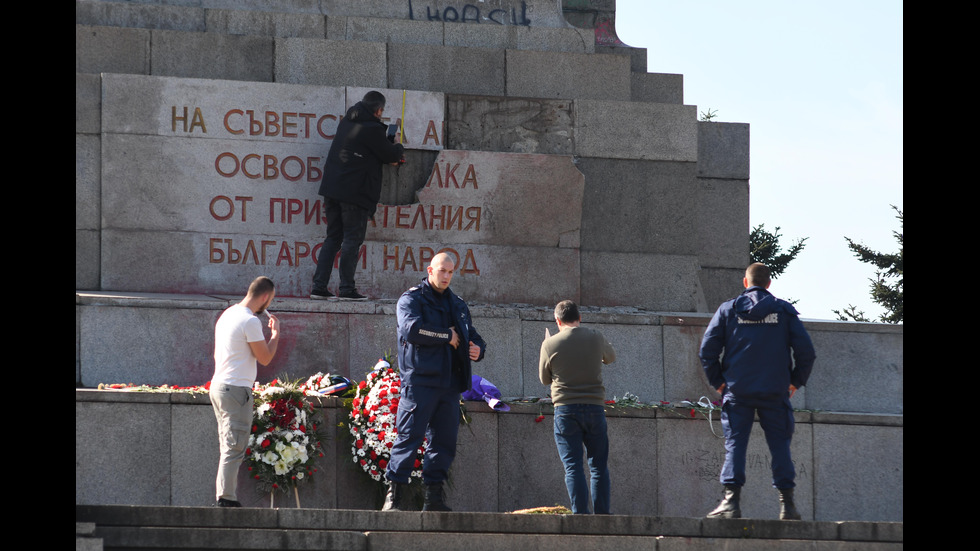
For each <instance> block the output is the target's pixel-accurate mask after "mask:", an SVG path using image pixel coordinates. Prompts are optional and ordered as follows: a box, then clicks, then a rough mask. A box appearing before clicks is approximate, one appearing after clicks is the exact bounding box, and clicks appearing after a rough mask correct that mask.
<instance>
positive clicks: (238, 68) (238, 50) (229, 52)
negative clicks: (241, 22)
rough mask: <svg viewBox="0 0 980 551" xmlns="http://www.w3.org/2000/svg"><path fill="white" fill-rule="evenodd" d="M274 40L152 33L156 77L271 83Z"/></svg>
mask: <svg viewBox="0 0 980 551" xmlns="http://www.w3.org/2000/svg"><path fill="white" fill-rule="evenodd" d="M274 50H275V48H274V47H273V39H272V38H271V37H264V36H236V35H227V34H215V33H203V32H198V33H195V32H185V31H166V30H155V31H151V32H150V67H151V69H152V72H153V74H154V75H160V76H172V77H189V78H210V79H227V80H244V81H255V82H272V81H273V80H274V79H273V75H274V70H273V62H274V53H273V52H274Z"/></svg>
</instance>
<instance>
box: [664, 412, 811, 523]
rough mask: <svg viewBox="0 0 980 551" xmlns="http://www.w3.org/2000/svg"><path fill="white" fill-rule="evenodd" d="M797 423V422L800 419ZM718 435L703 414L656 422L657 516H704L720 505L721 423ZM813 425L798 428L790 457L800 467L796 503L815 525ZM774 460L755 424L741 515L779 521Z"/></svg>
mask: <svg viewBox="0 0 980 551" xmlns="http://www.w3.org/2000/svg"><path fill="white" fill-rule="evenodd" d="M798 419H799V418H798ZM713 427H714V434H712V430H711V428H712V427H711V426H710V425H709V423H708V421H707V420H705V419H704V417H703V416H701V415H696V417H695V418H690V417H689V418H686V419H685V418H683V417H680V413H679V415H678V417H675V418H671V417H667V416H664V417H662V418H660V417H658V419H657V433H658V435H659V439H658V441H657V461H658V463H659V469H658V475H659V479H658V493H657V495H658V497H657V499H658V502H659V503H660V507H659V511H658V513H659V514H660V515H663V516H670V517H702V516H704V515H706V514H707V513H708V511H711V510H712V509H714V508H715V506H716V505H718V502H719V501H720V500H721V491H722V485H721V484H720V483H719V482H718V476H719V473H721V467H722V464H723V463H724V460H725V448H724V440H723V439H722V438H720V437H721V435H722V429H721V422H720V421H719V420H718V418H717V417H716V418H715V419H714V421H713ZM812 430H813V428H812V425H809V424H805V423H800V422H799V421H798V422H797V424H796V433H795V434H794V436H793V443H792V445H791V452H792V454H793V463H794V466H795V468H796V496H795V497H796V504H797V508H798V509H799V510H800V514H802V515H803V518H804V519H805V520H813V519H814V518H815V517H814V513H815V512H814V506H813V501H814V494H815V491H816V490H815V487H819V486H818V485H817V484H816V482H815V481H814V476H816V474H817V473H816V472H815V471H819V469H817V468H815V465H814V462H813V457H814V445H813V444H812V438H813V437H812ZM770 459H771V455H770V454H769V448H768V447H767V446H766V439H765V435H764V433H763V432H762V428H761V427H760V426H759V424H758V422H756V423H755V424H754V425H753V426H752V435H751V437H750V438H749V449H748V455H747V460H746V483H745V486H744V487H743V488H742V501H741V508H742V516H743V517H744V518H752V519H778V518H779V499H778V497H779V496H778V494H777V493H776V490H774V489H773V487H772V470H771V468H770Z"/></svg>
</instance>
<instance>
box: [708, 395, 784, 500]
mask: <svg viewBox="0 0 980 551" xmlns="http://www.w3.org/2000/svg"><path fill="white" fill-rule="evenodd" d="M757 412H758V414H759V425H760V426H761V427H762V431H763V432H764V433H765V435H766V443H767V444H768V445H769V453H770V454H771V455H772V485H773V487H775V488H780V489H784V488H793V487H795V486H796V483H795V482H794V479H795V478H796V469H795V468H794V467H793V458H792V456H791V455H790V451H789V445H790V443H791V442H792V440H793V429H794V428H795V421H794V420H793V410H792V408H791V407H790V405H789V400H787V401H786V403H773V404H771V405H769V406H768V407H760V406H756V405H738V404H734V403H732V402H730V401H728V400H726V401H725V403H724V404H723V405H722V409H721V426H722V429H723V430H724V432H725V464H724V465H723V466H722V468H721V476H720V477H719V481H720V482H721V483H722V484H726V485H728V484H732V485H735V486H743V485H744V484H745V460H746V453H747V451H748V448H749V434H750V433H751V432H752V421H753V419H754V417H755V414H756V413H757Z"/></svg>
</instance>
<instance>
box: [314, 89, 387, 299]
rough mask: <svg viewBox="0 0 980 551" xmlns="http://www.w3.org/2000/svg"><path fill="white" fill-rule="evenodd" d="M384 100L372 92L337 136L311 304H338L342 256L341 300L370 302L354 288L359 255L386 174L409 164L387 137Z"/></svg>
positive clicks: (326, 177)
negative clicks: (331, 287) (336, 281)
mask: <svg viewBox="0 0 980 551" xmlns="http://www.w3.org/2000/svg"><path fill="white" fill-rule="evenodd" d="M384 108H385V97H384V95H383V94H382V93H381V92H377V91H373V90H372V91H370V92H368V93H367V94H365V95H364V99H362V100H361V101H359V102H357V103H356V104H354V106H353V107H351V108H350V109H348V110H347V114H346V115H344V118H343V119H341V121H340V124H339V125H337V133H336V135H335V136H334V139H333V143H332V144H330V152H329V153H327V162H326V165H325V166H324V168H323V179H322V180H321V182H320V195H322V196H323V210H324V212H325V214H326V219H327V238H326V239H325V240H324V241H323V246H321V247H320V254H319V256H318V257H317V265H316V271H315V272H314V273H313V291H312V292H311V293H310V298H312V299H320V300H323V299H329V298H333V296H334V295H333V293H331V292H330V291H328V290H327V284H328V283H330V272H331V271H333V262H334V258H336V256H337V252H338V251H339V252H340V266H339V267H340V285H339V287H338V298H340V299H341V300H365V299H366V298H367V297H365V296H364V295H362V294H360V293H358V292H357V288H356V287H355V285H354V270H355V269H356V268H357V254H358V252H359V251H360V249H361V244H362V243H364V234H365V233H366V232H367V223H368V219H370V218H371V217H372V216H374V211H375V210H376V209H377V207H378V201H379V200H380V199H381V176H382V172H381V168H382V166H383V165H385V164H392V165H397V164H398V163H399V162H404V158H403V155H404V153H405V148H404V147H403V146H402V145H401V144H396V143H393V140H392V141H389V139H388V138H387V137H386V136H385V131H386V129H387V125H385V124H384V123H383V122H381V115H382V113H383V112H384Z"/></svg>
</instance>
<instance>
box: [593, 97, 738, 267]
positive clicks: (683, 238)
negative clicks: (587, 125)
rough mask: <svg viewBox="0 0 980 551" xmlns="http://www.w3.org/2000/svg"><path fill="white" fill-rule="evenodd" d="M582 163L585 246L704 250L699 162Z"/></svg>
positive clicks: (667, 251)
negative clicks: (702, 246) (699, 215)
mask: <svg viewBox="0 0 980 551" xmlns="http://www.w3.org/2000/svg"><path fill="white" fill-rule="evenodd" d="M577 105H578V103H576V106H577ZM576 132H577V131H576ZM577 136H578V134H577V133H576V139H577ZM578 167H579V169H580V170H581V171H582V173H583V174H585V199H584V201H583V203H582V250H588V251H603V252H623V253H634V254H637V253H659V254H676V255H700V254H701V250H700V247H699V245H700V244H701V243H700V240H699V239H698V226H699V224H698V222H699V220H698V211H697V210H696V209H694V208H692V206H695V205H697V204H698V203H699V189H698V182H697V179H696V177H695V170H696V167H695V165H694V163H664V162H650V161H638V160H624V159H595V158H583V159H580V160H579V162H578ZM746 235H747V234H746ZM747 240H748V238H747V237H746V241H747ZM742 268H743V269H744V266H742Z"/></svg>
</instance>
